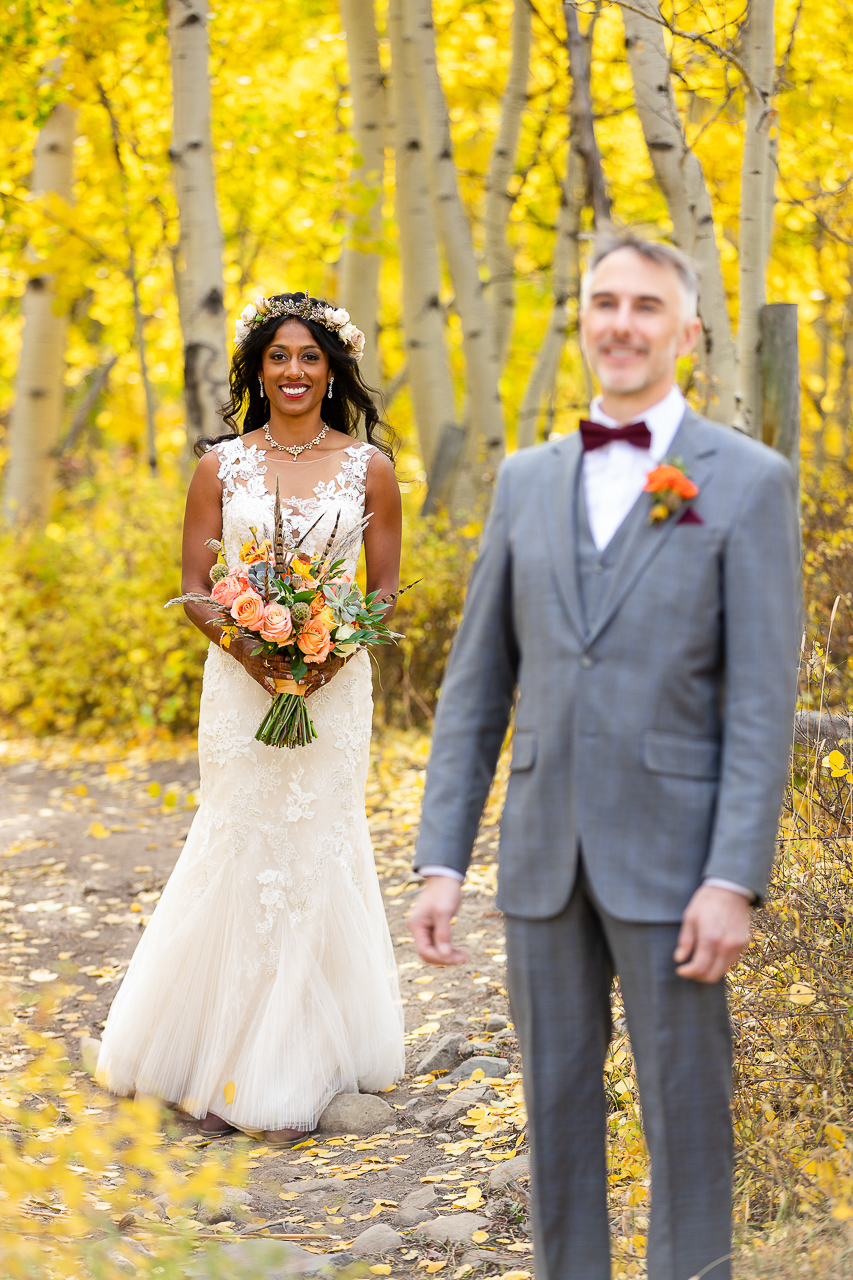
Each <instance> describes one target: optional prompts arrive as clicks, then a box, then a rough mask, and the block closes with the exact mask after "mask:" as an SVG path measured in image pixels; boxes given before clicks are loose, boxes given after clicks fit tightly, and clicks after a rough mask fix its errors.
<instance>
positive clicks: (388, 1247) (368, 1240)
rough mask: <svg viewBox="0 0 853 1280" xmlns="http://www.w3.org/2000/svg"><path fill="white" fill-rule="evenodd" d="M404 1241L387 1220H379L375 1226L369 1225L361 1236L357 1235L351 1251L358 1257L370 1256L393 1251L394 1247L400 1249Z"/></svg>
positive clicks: (350, 1248)
mask: <svg viewBox="0 0 853 1280" xmlns="http://www.w3.org/2000/svg"><path fill="white" fill-rule="evenodd" d="M402 1243H403V1237H402V1236H401V1235H400V1233H399V1231H395V1230H394V1228H393V1227H389V1226H388V1224H387V1223H385V1222H377V1224H376V1226H375V1227H368V1228H367V1230H366V1231H362V1233H361V1235H360V1236H356V1238H355V1240H353V1242H352V1244H351V1245H349V1251H350V1253H354V1254H355V1256H356V1257H357V1258H369V1257H373V1256H374V1255H375V1254H382V1253H391V1252H392V1251H393V1250H394V1249H399V1248H400V1245H401V1244H402Z"/></svg>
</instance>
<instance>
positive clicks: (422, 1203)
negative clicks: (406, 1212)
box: [400, 1183, 438, 1209]
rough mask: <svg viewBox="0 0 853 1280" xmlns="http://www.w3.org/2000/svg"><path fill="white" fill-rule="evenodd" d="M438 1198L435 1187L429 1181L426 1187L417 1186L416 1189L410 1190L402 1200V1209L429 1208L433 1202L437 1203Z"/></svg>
mask: <svg viewBox="0 0 853 1280" xmlns="http://www.w3.org/2000/svg"><path fill="white" fill-rule="evenodd" d="M437 1199H438V1195H437V1193H436V1190H435V1187H434V1186H432V1184H431V1183H427V1185H426V1186H425V1187H417V1188H416V1189H415V1190H414V1191H410V1192H409V1194H408V1195H407V1196H406V1198H405V1199H404V1200H402V1201H401V1202H400V1208H401V1209H428V1208H429V1207H430V1205H431V1204H435V1202H436V1200H437Z"/></svg>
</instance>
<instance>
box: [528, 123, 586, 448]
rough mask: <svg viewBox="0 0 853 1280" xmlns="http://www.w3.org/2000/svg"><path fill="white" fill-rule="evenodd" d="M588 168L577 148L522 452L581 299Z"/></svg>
mask: <svg viewBox="0 0 853 1280" xmlns="http://www.w3.org/2000/svg"><path fill="white" fill-rule="evenodd" d="M585 190H586V186H585V164H584V158H583V157H582V156H581V154H580V151H579V150H578V148H577V147H576V146H575V145H574V142H573V143H572V145H571V148H570V150H569V155H568V160H567V161H566V177H565V181H564V182H563V184H562V189H561V191H560V212H559V214H558V217H557V234H556V237H555V240H554V253H553V260H552V266H551V288H552V291H553V294H554V306H553V310H552V312H551V318H550V320H549V322H548V330H547V332H546V334H545V337H544V339H543V341H542V345H541V346H540V348H539V354H538V355H537V358H536V364H535V365H534V367H533V372H532V373H531V375H530V377H529V379H528V381H527V386H526V387H525V388H524V395H523V396H522V400H521V405H520V406H519V410H518V421H517V424H516V444H517V446H518V448H519V449H525V448H527V447H528V445H532V444H535V443H536V424H537V421H538V419H539V406H540V405H541V404H542V401H543V400H544V399H545V398H546V397H547V396H549V395H550V394H551V392H552V390H553V387H554V383H555V381H556V378H557V372H558V370H559V367H560V357H561V356H562V354H563V347H564V345H565V341H566V334H567V332H568V328H569V319H568V316H567V314H566V305H567V303H568V301H569V299H570V298H572V297H574V298H577V293H578V286H579V284H580V254H579V252H578V248H579V245H578V232H579V231H580V224H581V214H582V212H583V206H584V197H585Z"/></svg>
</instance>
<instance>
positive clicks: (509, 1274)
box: [501, 1271, 530, 1280]
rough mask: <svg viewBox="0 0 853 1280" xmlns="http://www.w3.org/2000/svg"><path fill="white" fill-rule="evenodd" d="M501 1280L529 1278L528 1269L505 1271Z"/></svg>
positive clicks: (527, 1279) (528, 1279) (526, 1279)
mask: <svg viewBox="0 0 853 1280" xmlns="http://www.w3.org/2000/svg"><path fill="white" fill-rule="evenodd" d="M501 1280H530V1272H529V1271H505V1272H504V1273H503V1275H502V1276H501Z"/></svg>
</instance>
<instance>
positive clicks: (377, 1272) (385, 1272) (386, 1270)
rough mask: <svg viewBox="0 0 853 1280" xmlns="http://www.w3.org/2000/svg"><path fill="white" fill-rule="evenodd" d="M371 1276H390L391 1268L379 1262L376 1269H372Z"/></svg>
mask: <svg viewBox="0 0 853 1280" xmlns="http://www.w3.org/2000/svg"><path fill="white" fill-rule="evenodd" d="M370 1274H371V1275H372V1276H390V1274H391V1268H390V1267H389V1266H387V1265H386V1264H385V1263H384V1262H378V1263H377V1264H376V1266H375V1267H371V1268H370Z"/></svg>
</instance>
